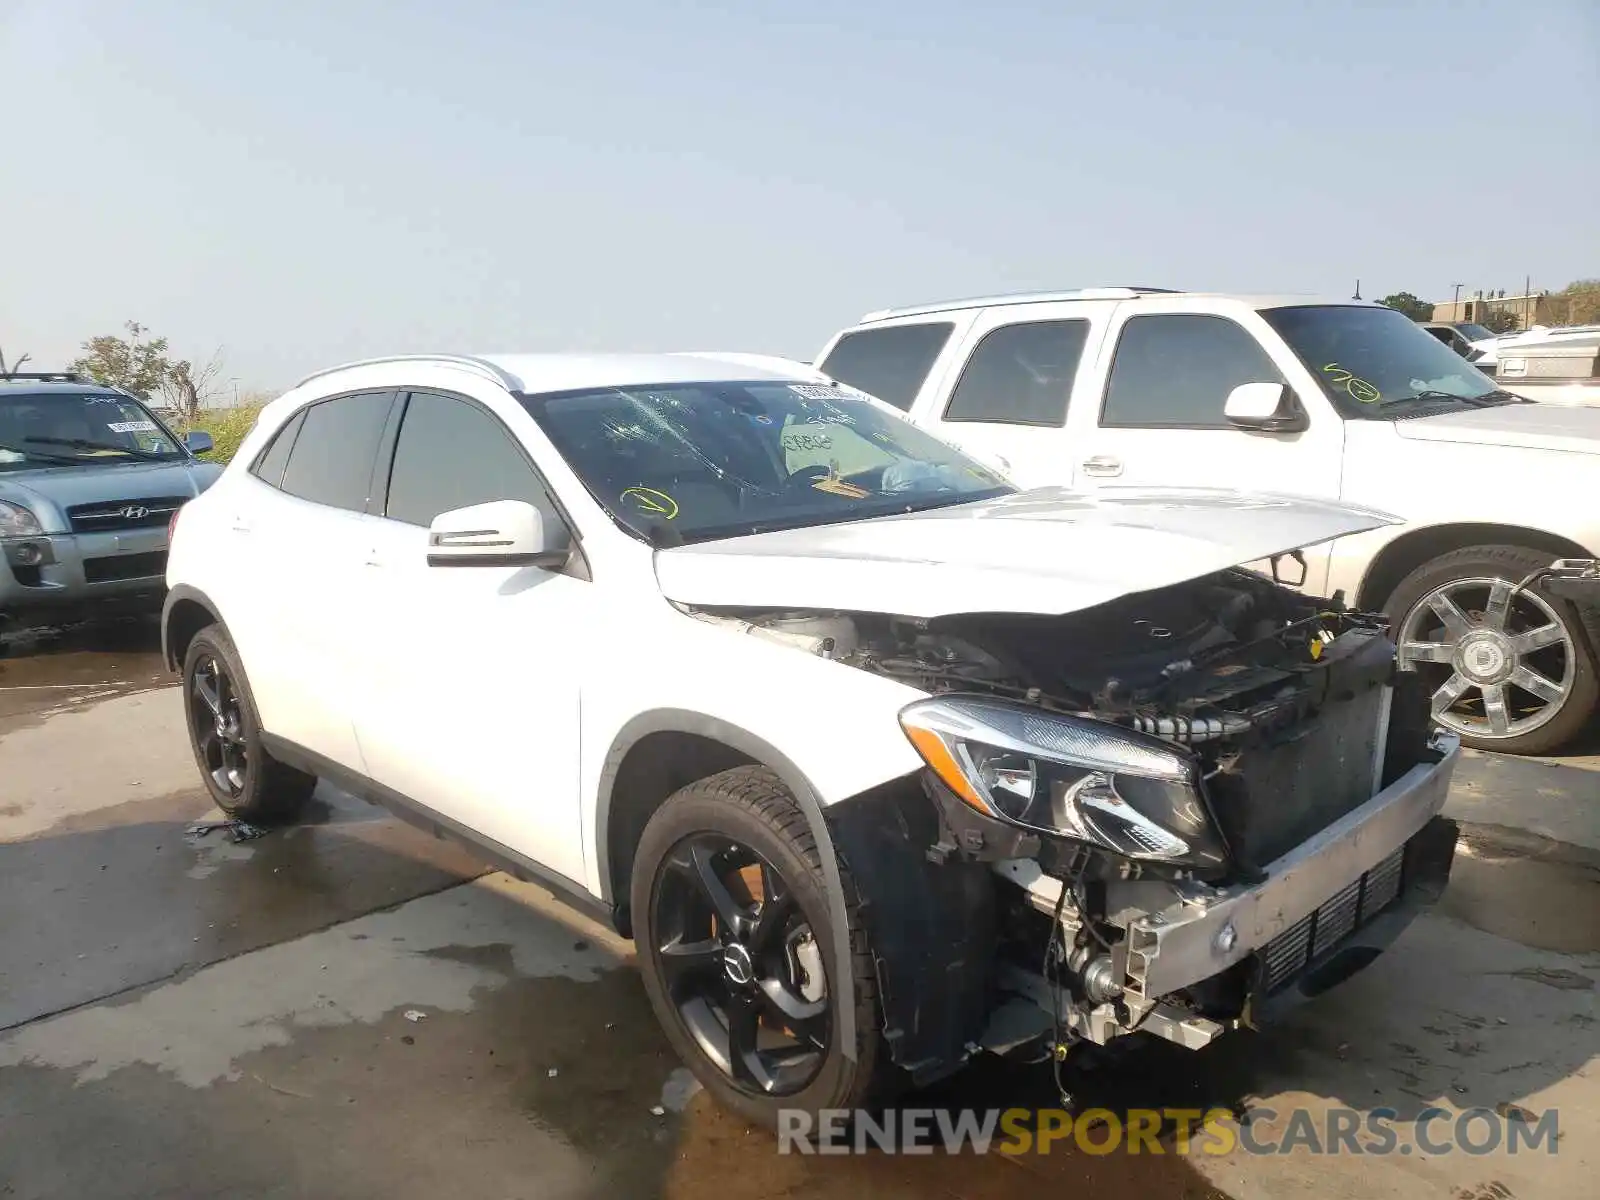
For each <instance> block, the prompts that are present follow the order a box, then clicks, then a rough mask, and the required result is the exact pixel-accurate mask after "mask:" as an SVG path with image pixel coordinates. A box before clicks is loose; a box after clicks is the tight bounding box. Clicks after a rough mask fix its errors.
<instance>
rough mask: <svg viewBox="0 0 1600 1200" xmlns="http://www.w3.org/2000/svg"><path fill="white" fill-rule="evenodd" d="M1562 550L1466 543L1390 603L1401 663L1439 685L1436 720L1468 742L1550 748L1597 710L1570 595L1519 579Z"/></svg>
mask: <svg viewBox="0 0 1600 1200" xmlns="http://www.w3.org/2000/svg"><path fill="white" fill-rule="evenodd" d="M1554 558H1555V555H1552V554H1550V553H1547V552H1545V551H1540V550H1534V549H1531V548H1529V547H1526V546H1468V547H1465V548H1464V549H1461V550H1455V551H1452V552H1451V553H1449V554H1443V555H1440V556H1439V557H1438V558H1435V559H1433V560H1432V561H1430V562H1427V563H1424V564H1423V565H1422V566H1420V567H1418V568H1417V569H1416V570H1414V571H1412V572H1411V574H1409V575H1407V576H1406V577H1405V578H1404V579H1403V580H1401V581H1400V585H1399V586H1398V587H1397V588H1395V590H1394V594H1393V595H1392V596H1390V597H1389V601H1388V603H1387V604H1385V605H1384V611H1385V613H1386V614H1387V615H1388V617H1389V620H1390V622H1391V627H1392V629H1393V632H1394V640H1395V645H1396V649H1397V653H1398V655H1399V661H1400V664H1401V665H1402V666H1405V667H1414V668H1415V669H1416V670H1418V671H1419V672H1421V673H1422V675H1423V676H1424V678H1425V679H1426V680H1427V681H1428V684H1429V686H1430V688H1431V689H1432V690H1433V697H1434V699H1433V710H1434V719H1435V720H1437V721H1438V722H1439V723H1440V724H1441V725H1443V726H1444V727H1445V728H1446V729H1449V730H1450V731H1451V732H1453V733H1456V734H1459V735H1460V736H1461V740H1462V742H1463V743H1464V744H1465V745H1468V746H1471V747H1473V748H1475V749H1479V750H1497V751H1500V752H1502V753H1506V754H1548V753H1550V752H1551V751H1554V750H1556V749H1559V748H1560V747H1561V746H1563V745H1564V744H1566V743H1567V742H1568V741H1570V740H1571V739H1572V738H1573V736H1574V735H1576V734H1577V733H1578V732H1579V731H1580V730H1581V729H1582V728H1583V726H1584V725H1585V724H1586V723H1587V722H1588V720H1589V718H1590V717H1591V716H1592V715H1593V713H1594V711H1595V706H1596V702H1597V700H1600V680H1597V678H1596V673H1595V662H1594V657H1593V652H1592V649H1591V647H1590V645H1589V640H1588V634H1587V632H1586V631H1585V629H1584V626H1583V623H1582V621H1581V620H1580V619H1579V616H1578V612H1577V609H1575V608H1574V607H1573V605H1572V604H1571V603H1569V602H1568V601H1565V600H1562V599H1559V598H1557V597H1554V596H1548V595H1546V594H1544V593H1543V592H1539V591H1535V590H1531V589H1530V590H1528V591H1524V592H1521V593H1518V594H1517V595H1515V596H1513V595H1512V591H1513V589H1514V588H1515V586H1516V585H1517V584H1518V583H1520V582H1521V581H1522V580H1524V579H1526V578H1527V577H1528V576H1529V575H1531V574H1533V573H1534V572H1535V571H1537V570H1539V569H1540V568H1542V567H1547V566H1549V565H1550V563H1551V561H1552V560H1553V559H1554Z"/></svg>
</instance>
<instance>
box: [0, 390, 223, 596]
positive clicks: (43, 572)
mask: <svg viewBox="0 0 1600 1200" xmlns="http://www.w3.org/2000/svg"><path fill="white" fill-rule="evenodd" d="M210 449H211V437H210V435H209V434H205V433H191V434H190V435H189V436H188V438H186V439H179V438H178V437H177V435H175V434H174V433H173V432H172V431H171V430H170V429H169V428H168V427H167V426H166V425H164V424H162V422H161V421H159V420H158V419H157V418H156V416H155V414H154V413H152V412H151V411H150V410H149V409H148V408H147V407H146V406H145V405H144V404H143V403H142V402H141V401H140V400H139V399H138V398H137V397H135V396H132V395H130V394H128V393H127V392H122V391H119V390H117V389H115V388H109V387H105V386H102V385H100V384H97V383H95V382H93V381H92V380H89V379H85V378H82V377H80V376H76V375H70V374H65V373H61V374H46V373H19V372H12V373H10V374H6V375H0V628H4V627H6V626H9V627H12V628H16V627H24V626H28V625H34V624H38V623H41V622H50V623H54V622H57V621H61V620H65V619H70V618H74V617H97V616H105V615H111V614H114V613H119V612H125V611H129V610H135V611H137V610H140V609H144V610H149V611H155V610H157V609H159V608H160V606H161V597H162V595H163V593H164V592H165V590H166V589H165V582H164V578H163V577H164V576H165V574H166V569H167V526H168V523H169V522H170V521H171V519H172V516H173V514H174V513H176V512H177V511H178V509H179V508H180V507H181V506H182V505H183V504H184V503H185V502H187V501H189V500H191V499H193V498H194V497H195V496H198V495H199V494H200V493H201V492H202V491H204V490H205V489H206V488H207V487H209V486H210V485H211V484H212V482H214V481H215V480H216V478H217V476H218V475H219V474H221V471H222V468H221V467H219V466H217V465H216V464H214V463H206V462H201V461H200V460H199V459H198V458H197V457H196V455H199V454H204V453H205V452H206V451H208V450H210Z"/></svg>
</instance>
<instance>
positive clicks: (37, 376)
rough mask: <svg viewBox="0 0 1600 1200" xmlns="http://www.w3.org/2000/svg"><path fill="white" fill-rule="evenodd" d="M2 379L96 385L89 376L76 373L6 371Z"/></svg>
mask: <svg viewBox="0 0 1600 1200" xmlns="http://www.w3.org/2000/svg"><path fill="white" fill-rule="evenodd" d="M0 379H26V380H28V381H29V382H30V383H88V384H92V383H94V380H92V379H90V378H89V377H88V376H87V375H79V374H78V373H77V372H76V371H5V372H0Z"/></svg>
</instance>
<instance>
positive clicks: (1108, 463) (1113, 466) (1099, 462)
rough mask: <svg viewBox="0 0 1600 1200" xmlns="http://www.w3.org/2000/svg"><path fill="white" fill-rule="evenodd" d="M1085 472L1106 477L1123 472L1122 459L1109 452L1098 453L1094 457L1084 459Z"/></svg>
mask: <svg viewBox="0 0 1600 1200" xmlns="http://www.w3.org/2000/svg"><path fill="white" fill-rule="evenodd" d="M1083 473H1084V474H1085V475H1097V476H1100V477H1101V478H1106V477H1108V476H1113V475H1121V474H1122V460H1121V459H1120V458H1112V457H1111V456H1110V455H1109V454H1096V455H1095V456H1094V457H1093V458H1086V459H1084V460H1083Z"/></svg>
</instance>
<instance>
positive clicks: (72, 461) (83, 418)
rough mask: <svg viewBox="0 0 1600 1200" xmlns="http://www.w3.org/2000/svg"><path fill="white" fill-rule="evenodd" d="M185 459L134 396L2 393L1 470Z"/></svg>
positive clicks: (0, 403) (72, 393)
mask: <svg viewBox="0 0 1600 1200" xmlns="http://www.w3.org/2000/svg"><path fill="white" fill-rule="evenodd" d="M183 457H184V451H183V449H182V447H180V446H179V445H178V443H177V442H176V441H175V440H174V439H173V438H172V436H171V435H170V434H169V433H168V432H167V431H166V430H165V429H164V428H162V426H161V425H160V423H159V422H157V421H156V420H155V419H154V418H153V417H152V416H151V415H150V413H149V411H148V410H147V409H146V408H145V407H144V406H143V405H142V404H140V403H139V402H138V401H137V400H134V399H133V398H132V397H129V396H116V395H93V394H89V393H85V392H22V393H20V394H15V395H13V394H11V393H9V392H8V391H0V471H17V470H29V469H33V468H36V467H60V466H80V465H94V464H104V463H126V462H132V461H144V460H157V461H168V460H172V459H178V458H183Z"/></svg>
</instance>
